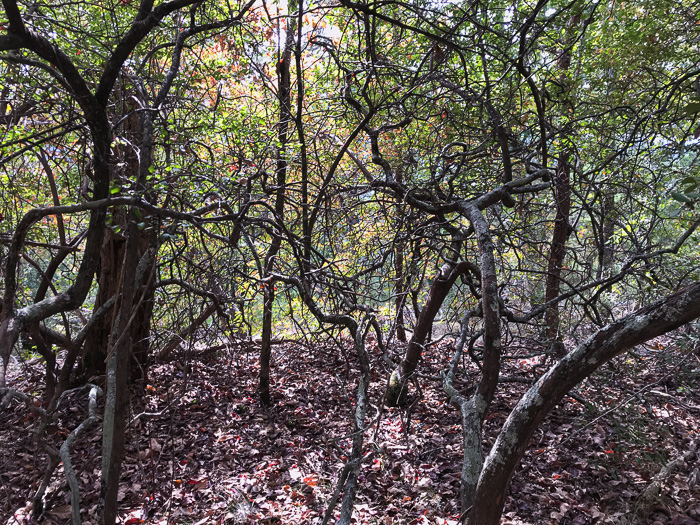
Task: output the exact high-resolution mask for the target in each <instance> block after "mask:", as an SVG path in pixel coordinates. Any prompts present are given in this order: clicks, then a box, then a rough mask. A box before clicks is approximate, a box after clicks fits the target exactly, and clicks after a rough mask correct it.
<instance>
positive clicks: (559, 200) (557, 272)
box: [544, 151, 571, 357]
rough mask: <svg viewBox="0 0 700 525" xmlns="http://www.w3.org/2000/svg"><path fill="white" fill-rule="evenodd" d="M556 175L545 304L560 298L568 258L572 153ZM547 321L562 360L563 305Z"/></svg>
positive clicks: (560, 162) (547, 315)
mask: <svg viewBox="0 0 700 525" xmlns="http://www.w3.org/2000/svg"><path fill="white" fill-rule="evenodd" d="M557 162H558V165H557V170H556V174H555V176H554V188H555V193H556V206H557V213H556V217H555V219H554V231H553V232H552V242H551V245H550V248H549V260H548V263H547V278H546V279H545V292H544V301H545V303H547V302H549V301H552V300H553V299H555V298H556V297H558V296H559V290H560V289H561V274H562V269H563V266H564V256H565V255H566V239H567V238H568V237H569V231H570V225H569V212H570V210H571V184H570V170H571V168H570V166H569V153H568V151H563V152H562V153H561V154H560V155H559V159H558V161H557ZM544 322H545V325H546V327H547V340H548V342H549V344H550V345H551V348H552V350H553V351H554V354H555V355H556V356H558V357H562V356H563V355H564V354H565V353H566V349H565V348H564V343H563V342H562V338H561V335H560V333H559V325H560V322H561V321H560V317H559V305H558V304H553V305H551V306H550V307H549V308H547V311H546V312H545V314H544Z"/></svg>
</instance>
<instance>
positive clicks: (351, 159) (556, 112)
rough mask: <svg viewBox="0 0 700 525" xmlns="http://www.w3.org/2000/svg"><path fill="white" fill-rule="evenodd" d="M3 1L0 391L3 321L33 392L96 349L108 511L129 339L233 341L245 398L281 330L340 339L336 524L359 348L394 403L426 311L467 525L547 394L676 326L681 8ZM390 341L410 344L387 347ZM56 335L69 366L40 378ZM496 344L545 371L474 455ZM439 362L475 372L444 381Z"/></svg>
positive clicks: (686, 245)
mask: <svg viewBox="0 0 700 525" xmlns="http://www.w3.org/2000/svg"><path fill="white" fill-rule="evenodd" d="M4 7H5V15H4V16H5V19H4V20H2V24H3V27H6V29H7V31H6V33H5V34H3V35H2V36H0V50H2V51H3V52H6V54H5V55H3V56H2V62H1V63H2V67H3V68H4V69H3V72H4V73H6V75H5V76H6V77H7V78H8V79H9V80H8V81H3V82H4V83H3V85H2V86H1V87H2V93H3V102H2V106H0V117H1V118H2V120H1V122H2V125H3V126H4V127H3V130H4V136H3V139H2V140H3V142H2V145H1V146H0V148H1V151H2V154H3V156H2V159H1V160H0V165H2V166H3V169H5V170H6V171H5V173H6V174H7V175H5V177H4V178H3V179H2V180H1V181H0V182H2V184H5V185H6V187H7V188H8V189H11V191H12V195H13V197H12V198H8V197H3V198H5V199H6V200H7V202H8V207H7V210H8V211H7V218H6V219H5V224H10V225H11V227H12V228H13V229H14V232H13V234H12V236H11V238H8V239H7V243H6V246H7V255H6V264H5V266H4V270H3V274H2V276H3V279H4V296H3V300H2V305H1V308H0V356H2V358H3V359H2V363H3V369H2V370H0V376H1V377H2V378H3V381H4V375H5V370H6V368H7V365H8V360H9V358H10V354H11V352H12V349H13V346H14V345H15V343H16V342H17V340H18V337H19V335H20V333H23V332H25V333H26V334H27V335H28V336H30V337H31V340H32V344H35V345H36V348H37V350H38V351H39V353H40V354H41V355H42V356H43V358H44V359H45V360H46V363H47V365H46V368H47V392H53V393H52V394H49V395H48V397H49V398H50V397H55V396H56V395H57V393H59V392H60V391H61V390H62V389H65V387H66V385H67V384H68V383H69V382H70V379H71V378H74V379H75V378H77V377H78V375H79V374H76V373H75V370H74V369H75V366H74V365H76V364H77V365H78V366H79V367H81V368H82V369H83V370H84V371H85V372H90V373H99V372H101V370H102V367H104V366H105V365H104V364H103V363H104V362H105V360H106V372H107V388H106V400H107V403H106V406H107V408H106V412H105V424H104V436H105V442H104V451H103V452H104V453H103V461H104V464H103V502H104V516H105V521H106V522H112V521H114V519H115V517H116V511H117V508H116V494H117V488H118V480H119V470H120V462H121V457H122V454H123V445H124V437H125V434H124V421H125V413H126V410H127V404H128V400H129V398H128V394H127V392H128V376H129V373H128V372H129V370H130V369H131V372H132V376H138V375H139V374H138V373H136V374H134V372H143V373H142V374H141V376H142V379H144V380H145V372H146V369H147V366H148V363H149V358H150V357H151V354H152V353H153V350H158V351H159V354H160V356H161V357H163V358H165V357H167V356H168V355H169V354H170V353H171V352H173V349H174V348H176V347H177V346H178V345H179V344H181V343H183V342H184V346H186V347H189V348H191V347H192V345H187V341H184V340H186V339H194V338H199V339H200V340H202V341H205V340H206V342H207V343H210V344H211V345H218V344H226V343H227V342H228V341H230V340H231V338H234V337H241V336H242V335H246V336H251V335H252V334H253V333H260V334H262V337H261V349H260V361H259V363H260V376H259V395H260V400H261V402H262V403H263V405H270V404H271V399H272V397H273V392H271V386H270V383H271V381H270V378H271V366H272V344H273V342H274V334H275V333H276V329H277V328H279V327H280V325H282V324H283V323H285V322H286V323H288V324H293V325H294V327H295V329H296V330H297V331H299V332H303V334H304V336H306V335H308V332H311V331H316V332H319V333H324V334H326V335H328V334H331V335H334V336H335V335H337V334H338V333H339V332H343V331H345V332H347V333H348V334H349V336H350V339H351V341H352V345H351V346H352V350H351V351H349V352H348V351H347V350H346V349H344V348H343V349H342V350H341V351H343V352H345V353H344V357H345V360H346V364H347V366H348V367H355V368H356V370H357V371H358V372H359V378H360V379H359V381H358V385H357V405H356V406H355V410H354V413H353V418H352V422H351V424H352V428H353V443H352V447H351V450H349V452H348V454H347V457H348V460H347V463H346V466H345V468H344V469H343V471H342V473H341V476H340V479H339V483H338V489H337V491H336V497H335V499H334V501H333V505H335V503H336V502H337V501H338V499H339V497H340V496H339V494H340V491H341V489H344V492H343V502H342V504H341V523H349V522H350V520H351V517H352V509H353V505H354V498H355V494H356V492H357V490H358V487H359V485H358V483H359V479H360V478H359V475H358V474H359V468H360V466H361V463H362V461H363V457H364V456H363V451H364V448H365V445H364V431H365V430H366V427H367V425H368V423H367V421H368V420H371V418H368V417H367V410H368V407H369V406H370V404H369V400H368V397H367V396H368V392H369V390H368V384H369V381H370V379H371V378H372V376H373V374H374V375H376V374H377V373H378V372H380V371H379V370H373V369H372V364H371V360H370V359H369V358H368V355H367V352H366V348H365V341H366V339H367V337H368V334H369V331H370V330H373V331H374V332H375V334H376V335H377V338H378V342H379V343H380V347H381V348H382V351H383V358H384V361H385V362H387V364H388V366H390V370H388V371H387V375H388V376H389V378H388V379H389V386H388V388H387V391H386V395H385V399H384V400H383V402H384V403H385V404H386V405H389V406H396V405H401V404H406V403H408V402H409V401H411V398H412V396H413V398H414V399H415V396H416V393H417V394H418V395H420V389H419V388H415V392H414V389H412V388H411V385H415V386H416V387H419V383H418V376H417V374H416V371H417V370H418V369H419V367H420V362H421V354H422V352H423V351H424V349H425V347H426V345H429V344H431V338H432V333H433V329H434V327H435V326H436V325H438V324H440V323H442V324H443V325H445V327H446V328H445V329H446V330H447V331H451V332H453V333H452V336H453V337H454V338H455V345H454V354H453V355H452V356H451V357H452V364H451V366H450V367H449V369H447V370H445V376H444V390H445V392H446V395H447V397H448V399H449V400H450V401H451V402H452V403H453V404H455V405H457V406H458V407H459V409H460V411H461V414H462V428H463V455H464V464H463V469H462V480H461V483H462V491H461V501H460V504H461V506H462V510H463V514H464V518H465V520H467V521H469V522H471V523H479V524H486V523H496V522H497V521H498V519H499V517H500V513H501V511H502V508H503V502H504V498H505V493H506V489H507V485H508V483H509V480H510V477H511V476H512V474H513V471H514V469H515V467H516V465H517V463H518V461H519V459H520V458H521V457H522V455H523V453H524V451H525V449H526V446H527V441H528V439H529V437H530V436H531V435H532V432H533V431H534V429H535V428H536V426H537V424H539V423H540V422H541V421H542V419H543V418H544V417H546V415H547V413H548V412H549V411H551V410H552V408H553V407H554V406H555V405H556V403H558V402H559V401H560V400H561V399H562V398H563V397H564V396H565V395H567V394H568V393H570V392H571V390H572V389H573V388H574V387H575V386H576V384H577V383H578V382H580V381H581V380H582V379H584V378H586V377H588V376H589V375H590V374H592V373H593V372H594V371H595V370H596V369H597V368H598V367H600V366H601V365H602V364H604V363H605V362H607V361H609V360H610V359H612V358H613V357H614V356H616V355H619V354H620V353H621V352H624V351H625V350H626V349H628V348H630V347H631V345H634V344H637V343H639V342H643V341H646V340H648V339H650V338H653V337H656V336H657V335H660V334H663V333H666V332H667V331H669V330H673V329H675V328H677V327H678V326H680V325H681V324H683V323H686V322H689V321H692V320H694V319H696V318H698V317H699V316H700V312H698V311H697V306H696V305H697V304H698V284H697V282H698V271H697V268H698V261H697V250H695V249H694V248H693V246H694V244H693V243H695V239H696V237H695V236H696V233H695V232H696V229H697V226H698V219H697V216H696V214H695V212H694V209H693V206H694V205H695V203H696V201H697V198H698V196H697V194H695V193H694V190H695V188H696V187H697V167H698V162H699V159H698V155H697V153H698V152H697V141H696V140H695V139H696V138H697V137H696V135H697V131H696V130H695V129H694V126H696V122H695V120H696V117H697V111H695V110H694V109H693V108H695V106H693V104H695V103H696V102H693V101H694V100H695V99H692V98H691V97H692V96H696V95H697V82H698V78H700V77H699V75H700V74H699V71H700V70H699V69H698V62H697V56H698V55H697V53H695V52H694V51H696V47H697V32H698V28H697V25H696V24H695V18H694V16H693V15H691V14H690V11H689V10H688V9H687V8H686V6H685V5H683V4H682V3H681V4H673V5H671V4H669V5H666V4H665V3H664V4H663V5H662V4H658V3H644V2H643V3H641V4H638V5H633V6H629V5H623V6H617V5H610V6H608V5H603V4H596V3H586V2H580V1H575V2H570V3H565V2H558V1H553V2H545V1H540V2H537V3H536V4H534V5H533V4H531V3H526V2H520V3H519V2H516V3H515V4H513V3H502V2H490V3H488V4H474V3H472V4H467V3H463V4H460V3H449V4H440V3H425V2H410V1H409V2H403V3H396V4H368V3H364V2H354V1H351V0H343V1H342V2H341V4H340V5H330V4H324V3H322V4H318V5H316V4H313V5H312V4H308V5H306V4H304V3H303V2H297V3H295V2H291V3H289V5H286V6H283V5H277V4H268V3H265V2H263V3H262V4H260V5H257V4H253V3H252V2H250V3H247V4H241V5H237V6H232V7H229V6H228V4H227V5H224V4H219V3H214V2H208V3H194V2H190V1H189V0H172V1H170V2H166V3H164V4H160V5H158V6H154V5H152V4H149V3H148V2H142V3H141V4H140V5H139V6H138V8H136V7H135V6H131V5H130V4H129V3H128V2H127V3H126V4H120V5H119V6H111V7H110V8H109V10H110V11H109V13H110V20H111V22H110V23H109V24H104V23H102V21H101V20H102V16H103V15H102V13H103V11H104V9H107V8H106V7H103V6H91V5H87V4H86V5H85V6H81V7H80V9H81V10H82V11H81V16H82V17H83V18H84V19H86V20H88V24H87V27H86V28H85V29H83V28H81V27H80V25H79V20H78V19H76V18H75V16H77V15H75V14H74V13H72V12H70V10H68V9H65V6H46V7H44V6H39V7H37V6H34V5H31V6H26V7H24V6H23V5H20V4H17V3H15V2H13V1H12V0H5V2H4ZM82 40H86V42H85V45H82ZM59 148H61V149H67V150H68V151H69V152H70V153H68V154H66V155H65V156H64V157H61V156H60V151H61V150H59ZM63 158H65V159H67V160H66V162H65V165H66V166H65V167H64V165H63V164H62V159H63ZM10 173H16V175H12V176H9V174H10ZM40 181H46V182H47V183H48V189H45V190H37V191H36V192H33V191H27V190H26V189H25V188H24V187H27V186H31V187H32V188H36V187H38V186H39V185H40V184H41V182H40ZM52 181H53V184H52ZM44 187H46V185H44ZM669 189H670V190H671V191H672V193H669V191H668V190H669ZM8 194H9V192H8ZM33 195H37V197H33ZM46 202H50V203H51V204H52V205H51V206H47V205H46ZM30 208H31V209H30ZM86 214H89V217H86V216H85V215H86ZM53 217H55V219H53ZM49 218H51V219H49ZM44 219H46V220H47V223H46V224H42V223H41V221H42V220H44ZM54 220H55V223H54V222H53V221H54ZM30 232H31V235H32V236H30ZM3 256H4V254H3ZM22 261H24V262H22ZM96 274H97V279H96V282H94V280H93V277H94V276H95V275H96ZM49 292H51V293H52V294H53V295H50V296H48V295H49ZM659 296H662V297H664V298H663V299H660V300H657V298H658V297H659ZM409 304H410V306H411V309H412V310H413V313H414V315H415V322H414V323H410V322H409V321H408V320H407V319H406V318H405V317H404V315H405V313H406V310H407V308H406V307H407V305H409ZM81 308H82V309H85V311H86V312H90V314H89V317H88V318H85V314H84V313H83V311H82V310H80V309H81ZM81 316H82V317H83V318H82V319H81ZM446 320H447V321H450V322H449V323H448V322H446ZM458 320H461V321H458ZM384 321H388V326H387V324H383V323H384ZM209 324H211V327H209V332H208V333H205V329H206V328H207V325H209ZM447 325H459V330H458V332H455V331H454V326H447ZM385 328H387V329H385ZM404 329H406V330H407V331H410V335H409V334H408V333H403V330H404ZM76 332H77V333H76ZM590 333H594V335H593V337H590V338H589V337H588V336H589V334H590ZM394 337H396V339H398V340H399V341H403V340H404V339H408V342H407V345H406V347H405V351H404V352H403V354H402V355H396V354H392V351H391V345H390V344H389V343H393V342H394V341H393V338H394ZM54 347H62V348H65V349H67V358H66V359H65V360H64V361H63V364H62V365H61V370H60V371H57V370H56V368H57V367H58V364H57V363H58V361H57V360H56V353H55V351H54ZM518 348H528V352H529V353H532V354H538V355H540V356H541V358H540V360H539V365H540V366H545V367H548V368H549V370H548V371H547V372H546V373H545V374H544V375H542V376H539V375H535V371H534V370H533V371H532V374H530V375H529V376H528V380H530V381H532V383H533V384H532V387H531V389H530V391H529V392H528V394H526V395H525V396H524V397H523V398H522V399H521V401H520V402H519V403H518V404H517V405H516V406H514V407H513V408H512V412H511V416H510V417H509V419H508V420H507V421H506V423H505V425H504V426H503V428H502V429H501V431H500V434H499V437H498V439H497V440H496V442H495V444H494V445H493V447H492V448H491V450H490V451H484V450H482V443H483V442H484V439H483V438H484V435H483V434H484V430H483V423H484V421H485V420H486V418H487V417H488V415H489V409H490V405H491V404H492V402H493V399H494V397H495V396H496V395H497V394H498V391H499V385H500V381H501V379H502V378H501V377H500V375H501V372H502V365H503V362H504V360H505V359H508V358H510V357H512V355H517V354H516V352H517V349H518ZM463 357H464V358H465V359H466V358H468V359H469V363H470V366H472V367H474V369H475V370H478V377H477V378H476V379H475V381H474V382H473V384H472V386H471V388H470V389H469V390H466V391H457V389H456V388H455V386H454V385H455V384H456V382H455V378H456V377H457V374H458V373H460V372H459V363H460V361H461V360H462V358H463ZM397 359H398V360H399V362H398V363H396V362H395V361H396V360H397ZM57 376H58V379H57ZM3 384H4V383H3ZM333 505H331V509H330V510H329V511H328V512H327V514H326V521H328V520H329V519H330V517H331V514H332V507H333Z"/></svg>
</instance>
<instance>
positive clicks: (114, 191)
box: [109, 186, 119, 195]
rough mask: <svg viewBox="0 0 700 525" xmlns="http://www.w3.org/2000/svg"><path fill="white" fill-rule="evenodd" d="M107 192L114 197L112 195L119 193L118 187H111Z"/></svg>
mask: <svg viewBox="0 0 700 525" xmlns="http://www.w3.org/2000/svg"><path fill="white" fill-rule="evenodd" d="M109 192H110V193H111V194H112V195H114V194H116V193H119V186H112V187H111V188H110V189H109Z"/></svg>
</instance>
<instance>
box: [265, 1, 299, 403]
mask: <svg viewBox="0 0 700 525" xmlns="http://www.w3.org/2000/svg"><path fill="white" fill-rule="evenodd" d="M293 6H294V3H290V5H289V14H290V15H291V13H292V11H293V9H294V7H293ZM295 31H296V19H295V18H293V17H291V16H290V17H289V19H288V29H287V38H286V40H285V44H284V50H283V51H282V57H281V60H280V61H279V62H278V63H277V81H278V87H277V89H278V92H277V99H278V101H279V104H280V118H279V123H278V128H277V140H278V142H279V146H278V149H277V180H276V184H277V188H276V190H275V213H276V215H277V217H276V219H277V220H283V219H284V203H285V202H284V201H285V187H286V185H287V144H288V142H289V123H290V122H291V121H292V99H291V80H290V76H289V75H290V62H291V58H292V50H293V49H294V37H295ZM281 245H282V240H281V238H280V237H279V236H274V237H273V239H272V242H271V243H270V247H269V249H268V251H267V254H266V255H265V268H264V275H263V276H262V277H263V278H266V277H268V276H269V274H270V272H272V268H273V266H274V262H275V258H276V257H277V252H279V249H280V247H281ZM274 300H275V285H274V283H273V282H267V283H265V292H264V297H263V324H262V334H261V348H260V377H259V382H258V391H259V394H260V402H261V403H262V404H263V405H265V406H268V405H269V404H270V360H271V357H272V345H271V341H272V307H273V306H274Z"/></svg>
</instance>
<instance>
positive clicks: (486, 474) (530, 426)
mask: <svg viewBox="0 0 700 525" xmlns="http://www.w3.org/2000/svg"><path fill="white" fill-rule="evenodd" d="M699 317H700V282H696V283H694V284H692V285H690V286H688V287H687V288H684V289H683V290H680V291H678V292H676V293H674V294H673V295H670V296H668V297H665V298H664V299H661V300H659V301H657V302H655V303H653V304H651V305H650V306H647V307H646V308H642V309H640V310H637V311H636V312H634V313H633V314H630V315H628V316H626V317H624V318H622V319H620V320H619V321H617V322H615V323H612V324H610V325H608V326H607V327H605V328H603V329H601V330H599V331H598V332H596V333H595V334H594V335H593V336H592V337H591V338H590V339H588V340H587V341H586V342H584V343H583V344H581V345H580V346H579V347H578V348H576V349H575V350H573V351H572V352H570V353H568V354H567V355H566V356H565V357H564V358H563V359H562V360H561V361H559V362H558V363H557V364H556V365H554V366H553V367H552V368H551V369H550V370H549V371H548V372H547V373H545V374H544V375H543V376H542V377H541V378H540V379H539V380H538V381H537V382H536V383H535V384H534V385H533V386H532V387H531V388H530V390H529V391H528V392H527V393H526V394H525V395H524V396H523V397H522V398H521V400H520V402H519V403H518V404H517V406H516V407H515V408H514V409H513V411H512V412H511V414H510V416H508V419H507V420H506V422H505V424H504V426H503V429H502V430H501V433H500V434H499V436H498V438H497V439H496V442H495V443H494V445H493V447H492V448H491V451H490V453H489V455H488V456H487V457H486V459H485V461H484V467H483V469H482V472H481V475H480V477H479V484H478V486H477V491H476V499H475V504H474V507H473V510H472V512H471V514H470V515H469V521H468V523H469V524H471V525H497V524H498V523H499V521H500V518H501V514H502V512H503V506H504V504H505V494H506V491H507V489H508V484H509V483H510V479H511V477H512V475H513V472H514V471H515V468H516V466H517V465H518V463H519V462H520V460H521V459H522V457H523V455H524V453H525V450H526V448H527V444H528V441H529V440H530V437H531V436H532V434H533V433H534V431H535V429H536V428H537V426H538V425H539V424H540V422H541V421H542V420H543V419H544V418H545V416H546V415H547V414H548V413H549V412H550V411H551V410H552V409H553V408H554V407H555V406H556V405H557V404H558V403H559V401H561V399H562V398H563V397H564V396H565V395H566V394H567V393H568V392H569V391H570V390H571V389H572V388H573V387H574V386H576V385H577V384H578V383H580V382H581V381H582V380H584V379H585V378H587V377H588V376H590V375H591V374H592V373H593V372H594V371H595V370H597V369H598V368H599V367H600V366H601V365H603V364H605V363H607V362H608V361H610V360H611V359H612V358H614V357H616V356H618V355H620V354H621V353H623V352H624V351H626V350H628V349H630V348H633V347H634V346H636V345H639V344H641V343H644V342H645V341H648V340H650V339H653V338H654V337H658V336H660V335H663V334H665V333H667V332H670V331H671V330H675V329H676V328H678V327H680V326H682V325H684V324H686V323H688V322H691V321H693V320H695V319H697V318H699Z"/></svg>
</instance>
